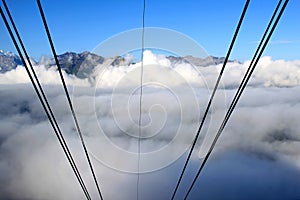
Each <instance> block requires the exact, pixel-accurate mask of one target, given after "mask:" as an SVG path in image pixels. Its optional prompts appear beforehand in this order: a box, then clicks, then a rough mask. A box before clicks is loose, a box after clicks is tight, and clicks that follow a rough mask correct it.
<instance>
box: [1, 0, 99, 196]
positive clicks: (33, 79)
mask: <svg viewBox="0 0 300 200" xmlns="http://www.w3.org/2000/svg"><path fill="white" fill-rule="evenodd" d="M2 2H3V5H4V8H5V11H6V13H7V15H8V18H9V20H10V23H11V25H12V27H13V30H14V32H15V34H16V36H17V39H18V41H19V44H20V46H21V48H22V51H23V53H24V54H25V58H26V60H25V58H24V56H23V54H22V52H21V49H20V47H19V44H18V42H17V40H16V38H15V35H14V34H13V32H12V29H11V27H10V24H9V22H8V20H7V18H6V16H5V14H4V12H3V10H2V8H1V7H0V13H1V16H2V19H3V21H4V24H5V26H6V28H7V30H8V32H9V35H10V37H11V39H12V42H13V44H14V46H15V48H16V50H17V52H18V54H19V56H20V58H21V60H22V62H23V64H24V67H25V69H26V72H27V74H28V76H29V79H30V81H31V83H32V85H33V88H34V90H35V92H36V94H37V96H38V98H39V101H40V103H41V104H42V107H43V109H44V111H45V113H46V115H47V118H48V120H49V122H50V124H51V127H52V128H53V130H54V133H55V135H56V137H57V139H58V141H59V143H60V145H61V147H62V149H63V152H64V153H65V156H66V157H67V160H68V162H69V164H70V166H71V168H72V170H73V172H74V174H75V176H76V178H77V180H78V183H79V184H80V187H81V188H82V191H83V192H84V194H85V197H86V198H87V199H88V200H90V199H91V196H90V194H89V192H88V190H87V188H86V185H85V183H84V181H83V179H82V177H81V174H80V172H79V170H78V167H77V165H76V163H75V161H74V159H73V156H72V154H71V152H70V149H69V147H68V145H67V143H66V140H65V138H64V135H63V134H62V132H61V129H60V128H59V125H58V123H57V120H56V118H55V116H54V113H53V111H52V109H51V106H50V104H49V102H48V100H47V96H46V94H45V92H44V90H43V88H42V85H41V84H40V81H39V79H38V77H37V74H36V73H35V70H34V68H33V66H32V62H31V60H30V58H29V56H28V53H27V51H26V48H25V46H24V44H23V42H22V39H21V36H20V34H19V32H18V29H17V27H16V25H15V23H14V20H13V17H12V15H11V13H10V11H9V8H8V6H7V4H6V2H5V0H2ZM37 5H38V7H39V11H40V14H41V17H42V21H43V24H44V27H45V30H46V33H47V37H48V40H49V43H50V46H51V50H52V53H53V56H54V59H55V62H56V65H57V68H58V71H59V75H60V78H61V81H62V84H63V88H64V91H65V95H66V97H67V101H68V104H69V107H70V110H71V113H72V116H73V119H74V123H75V126H76V129H77V132H78V134H79V137H80V140H81V144H82V147H83V149H84V153H85V156H86V158H87V161H88V164H89V167H90V170H91V173H92V175H93V179H94V182H95V184H96V187H97V191H98V193H99V197H100V199H101V200H102V199H103V197H102V193H101V191H100V187H99V184H98V181H97V178H96V175H95V172H94V169H93V166H92V163H91V160H90V157H89V155H88V151H87V148H86V145H85V143H84V140H83V136H82V133H81V129H80V127H79V123H78V120H77V118H76V114H75V111H74V108H73V105H72V102H71V98H70V95H69V92H68V89H67V86H66V83H65V80H64V77H63V74H62V70H61V67H60V64H59V61H58V59H57V54H56V52H55V48H54V44H53V41H52V39H51V35H50V31H49V28H48V25H47V22H46V18H45V15H44V11H43V8H42V5H41V2H40V0H37ZM26 61H27V62H26ZM28 65H29V67H28Z"/></svg>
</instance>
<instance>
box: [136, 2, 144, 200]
mask: <svg viewBox="0 0 300 200" xmlns="http://www.w3.org/2000/svg"><path fill="white" fill-rule="evenodd" d="M145 10H146V0H143V15H142V52H141V77H140V99H139V136H138V163H137V164H138V166H137V167H138V174H137V183H136V199H137V200H138V199H139V185H140V161H141V135H142V101H143V76H144V50H145Z"/></svg>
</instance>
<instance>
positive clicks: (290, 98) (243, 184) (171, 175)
mask: <svg viewBox="0 0 300 200" xmlns="http://www.w3.org/2000/svg"><path fill="white" fill-rule="evenodd" d="M144 59H145V60H144V66H143V72H144V76H143V83H144V87H143V96H142V108H141V111H142V113H141V121H140V122H141V128H139V126H138V124H139V111H140V109H139V101H140V91H141V90H140V87H139V85H140V80H141V77H140V72H141V63H136V64H131V65H129V66H128V65H126V66H104V65H99V66H97V67H96V68H95V69H94V71H93V73H92V74H91V77H90V78H89V79H80V78H77V77H76V76H73V75H68V74H66V73H64V76H65V78H66V81H67V83H68V87H69V91H70V93H71V96H72V101H73V104H74V107H75V111H76V114H77V117H78V120H79V124H80V127H81V129H82V132H83V134H84V140H85V141H86V144H87V147H88V150H89V154H90V156H91V159H92V163H93V166H94V168H95V171H96V175H97V178H98V181H99V183H100V186H101V190H102V193H103V196H104V199H135V198H136V189H137V172H138V171H139V172H141V173H140V185H139V196H140V199H169V198H170V197H171V193H172V192H173V189H174V187H175V184H176V181H177V179H178V177H179V172H180V170H181V169H182V167H183V163H184V161H185V158H186V156H187V154H186V150H187V149H188V147H189V145H190V144H191V141H192V139H193V137H194V134H195V133H196V130H197V128H198V125H199V121H200V120H201V118H202V116H203V111H204V109H205V106H206V105H207V101H208V98H209V94H210V92H211V87H212V86H213V84H214V81H215V80H216V77H217V75H218V72H219V70H220V68H221V67H222V65H211V66H206V67H201V66H200V67H199V66H198V67H195V66H193V65H191V64H188V63H185V62H184V63H179V62H178V63H175V64H174V63H173V64H172V62H170V61H169V60H168V59H166V58H165V57H164V56H162V55H155V54H153V53H152V52H150V51H146V52H145V55H144ZM249 63H250V61H246V62H244V63H238V62H230V63H228V65H227V69H226V71H225V73H224V77H223V79H222V84H221V85H220V88H219V90H218V93H217V95H216V99H215V101H214V103H213V105H212V109H211V111H210V112H209V116H208V118H207V121H206V124H205V126H204V128H203V131H202V132H201V137H200V141H199V142H198V144H197V148H196V149H195V152H194V154H193V156H192V161H191V163H190V165H189V166H188V168H187V173H186V175H185V176H184V179H183V181H182V185H181V186H180V187H179V190H178V194H177V196H176V199H182V198H183V195H184V194H185V192H186V190H187V187H188V186H189V184H190V183H191V180H192V179H193V177H194V175H195V172H196V170H197V168H198V166H199V164H201V161H202V160H201V151H202V150H203V149H207V147H208V146H209V145H210V142H209V141H211V140H209V139H208V140H206V138H211V137H213V136H214V134H215V133H216V130H217V129H218V126H219V125H220V123H221V120H222V119H223V117H224V114H225V112H226V109H227V108H228V105H229V103H230V101H231V100H232V97H233V96H234V94H235V91H236V89H237V87H238V85H239V82H240V81H241V78H242V76H243V74H244V73H245V71H246V69H247V67H248V65H249ZM35 69H36V71H37V74H38V76H39V77H40V80H41V82H42V83H43V88H44V90H45V92H46V94H47V97H48V100H49V103H50V105H51V107H52V109H53V112H54V113H55V117H56V119H57V121H58V123H59V126H60V128H61V130H62V132H63V134H64V136H65V139H66V141H67V143H68V145H69V147H70V150H71V152H72V154H73V156H74V159H75V162H76V163H77V165H78V168H79V170H80V172H81V174H82V177H83V179H84V182H85V183H86V185H87V188H88V191H89V193H90V194H91V196H92V199H97V198H98V197H97V192H96V191H97V190H96V188H95V185H94V183H93V179H92V176H91V173H90V171H89V167H88V165H87V162H86V158H85V156H84V152H83V150H82V146H81V143H80V140H79V137H78V134H77V132H76V129H75V126H74V122H73V119H72V116H71V114H70V110H69V107H68V104H67V101H66V97H65V95H64V91H63V89H62V86H61V85H60V79H59V76H58V73H57V71H56V69H55V68H54V67H52V68H47V67H45V66H43V65H41V66H35ZM299 77H300V60H295V61H284V60H272V58H271V57H264V58H262V59H261V60H260V62H259V63H258V66H257V69H256V71H255V73H254V75H253V77H252V78H251V81H250V82H249V86H248V87H247V88H246V90H245V92H244V94H243V95H242V98H241V100H240V102H239V104H238V105H237V108H236V109H235V111H234V113H233V115H232V117H231V118H230V121H229V123H228V125H227V126H226V128H225V130H224V132H223V134H222V136H221V137H220V140H219V141H218V144H217V146H216V148H215V149H214V151H213V154H212V156H211V158H210V159H209V161H208V163H207V165H206V166H205V168H204V170H203V173H202V174H201V175H200V177H199V179H198V181H197V182H196V184H195V187H194V188H193V190H192V192H191V193H190V196H189V198H190V199H299V198H300V192H299V187H300V153H299V152H300V125H299V122H298V121H299V120H298V118H299V113H300V78H299ZM0 98H1V101H0V110H1V112H0V127H1V129H0V199H84V194H83V192H82V190H81V188H80V186H79V184H78V182H77V180H76V178H75V176H74V174H73V172H72V170H71V167H70V166H69V164H68V162H67V160H66V158H65V155H64V153H63V151H62V149H61V147H60V145H59V143H58V140H57V138H56V137H55V134H54V131H53V130H52V129H51V126H50V123H49V122H48V120H47V117H46V115H45V114H44V111H43V109H42V107H41V104H40V102H39V99H38V98H37V96H36V94H35V93H34V91H33V89H32V86H31V84H30V81H29V79H28V77H27V75H26V71H25V69H24V68H23V67H22V66H19V67H17V68H16V69H15V70H12V71H9V72H6V73H4V74H0ZM139 136H141V139H140V140H138V139H137V138H138V137H139ZM203 141H204V142H203ZM201 145H202V146H201ZM138 147H140V148H138ZM200 147H203V148H200ZM200 149H201V151H200ZM137 152H140V154H138V153H137ZM138 159H139V160H140V161H139V165H138Z"/></svg>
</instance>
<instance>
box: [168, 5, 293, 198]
mask: <svg viewBox="0 0 300 200" xmlns="http://www.w3.org/2000/svg"><path fill="white" fill-rule="evenodd" d="M288 2H289V0H285V2H284V3H283V5H282V6H281V4H282V0H279V2H278V4H277V6H276V8H275V10H274V12H273V15H272V17H271V19H270V22H269V24H268V26H267V28H266V30H265V32H264V34H263V36H262V39H261V41H260V43H259V45H258V47H257V49H256V51H255V53H254V56H253V58H252V60H251V63H250V65H249V67H248V69H247V71H246V73H245V75H244V77H243V79H242V82H241V83H240V85H239V88H238V89H237V92H236V94H235V96H234V98H233V100H232V102H231V105H230V107H229V109H228V111H227V113H226V115H225V117H224V120H223V122H222V124H221V125H220V127H219V129H218V131H217V134H216V136H215V138H214V140H213V142H212V144H211V146H210V148H209V150H208V152H207V154H206V155H205V157H204V159H203V161H202V163H201V165H200V167H199V169H198V171H197V174H196V176H195V177H194V179H193V181H192V184H191V185H190V187H189V189H188V191H187V193H186V195H185V197H184V199H187V197H188V195H189V194H190V192H191V190H192V189H193V187H194V185H195V183H196V181H197V179H198V177H199V175H200V173H201V172H202V170H203V168H204V166H205V164H206V163H207V160H208V158H209V157H210V155H211V153H212V151H213V149H214V147H215V145H216V143H217V141H218V139H219V137H220V136H221V133H222V131H223V130H224V128H225V126H226V124H227V122H228V120H229V118H230V116H231V114H232V113H233V111H234V108H235V106H236V105H237V103H238V101H239V99H240V97H241V95H242V93H243V91H244V89H245V88H246V86H247V83H248V81H249V79H250V78H251V75H252V74H253V72H254V69H255V67H256V65H257V63H258V61H259V59H260V57H261V56H262V54H263V52H264V50H265V48H266V46H267V44H268V42H269V40H270V38H271V36H272V34H273V32H274V30H275V28H276V26H277V24H278V22H279V20H280V18H281V16H282V14H283V12H284V10H285V8H286V6H287V4H288ZM248 5H249V0H247V1H246V4H245V6H244V9H243V13H242V15H241V17H240V20H239V23H238V26H237V29H236V31H235V34H234V37H233V40H232V42H231V45H230V47H229V50H228V53H227V56H226V59H225V61H224V64H223V67H222V69H221V71H220V74H219V77H218V79H217V82H216V85H215V87H214V90H213V93H212V95H211V98H210V100H209V103H208V106H207V108H206V111H205V114H204V117H203V119H202V121H201V124H200V126H199V129H198V132H197V134H196V136H195V138H194V141H193V144H192V147H191V149H190V152H189V155H188V158H187V160H186V162H185V165H184V168H183V170H182V171H181V175H180V177H179V180H178V182H177V185H176V187H175V190H174V192H173V196H172V199H174V197H175V195H176V192H177V190H178V187H179V185H180V182H181V180H182V177H183V174H184V172H185V170H186V166H187V164H188V162H189V160H190V157H191V154H192V152H193V149H194V147H195V144H196V142H197V139H198V136H199V134H200V131H201V129H202V126H203V123H204V121H205V118H206V116H207V112H208V110H209V108H210V105H211V102H212V100H213V97H214V94H215V91H216V89H217V87H218V85H219V81H220V79H221V76H222V74H223V71H224V69H225V65H226V63H227V60H228V57H229V54H230V52H231V49H232V47H233V43H234V41H235V39H236V35H237V33H238V31H239V28H240V25H241V23H242V21H243V18H244V15H245V12H246V10H247V7H248ZM280 6H281V9H280V11H279V13H278V10H279V8H280ZM274 20H275V21H274Z"/></svg>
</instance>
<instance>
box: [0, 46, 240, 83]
mask: <svg viewBox="0 0 300 200" xmlns="http://www.w3.org/2000/svg"><path fill="white" fill-rule="evenodd" d="M57 57H58V61H59V63H60V65H61V68H62V69H63V70H65V71H66V72H67V73H68V74H74V75H76V76H77V77H79V78H85V77H88V76H89V75H90V74H91V73H92V72H93V70H94V68H95V66H97V65H99V64H104V65H106V66H109V65H111V66H116V67H117V66H120V65H123V66H124V65H130V64H133V63H134V62H132V61H129V60H126V59H125V58H123V57H121V56H116V57H111V58H105V57H102V56H99V55H96V54H94V53H91V52H88V51H85V52H82V53H74V52H66V53H64V54H61V55H58V56H57ZM166 58H167V59H169V60H170V62H171V63H173V64H178V63H190V64H193V65H194V66H197V67H206V66H209V65H213V64H214V65H217V64H221V63H223V62H224V60H225V58H224V57H214V56H209V57H206V58H197V57H193V56H184V57H176V56H168V57H166ZM32 62H33V64H34V65H45V66H46V67H52V66H55V60H54V58H46V57H42V58H41V59H40V60H39V61H38V62H37V61H35V60H33V59H32ZM229 62H234V61H232V60H230V61H229ZM18 65H23V63H22V61H21V59H20V57H19V56H17V55H15V54H13V53H11V52H5V51H3V50H0V73H5V72H7V71H10V70H13V69H15V68H16V67H17V66H18Z"/></svg>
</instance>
